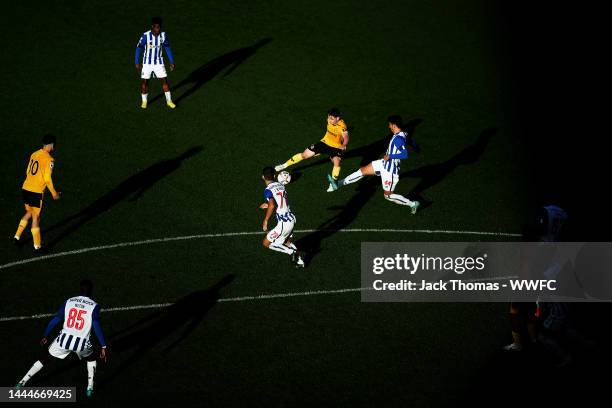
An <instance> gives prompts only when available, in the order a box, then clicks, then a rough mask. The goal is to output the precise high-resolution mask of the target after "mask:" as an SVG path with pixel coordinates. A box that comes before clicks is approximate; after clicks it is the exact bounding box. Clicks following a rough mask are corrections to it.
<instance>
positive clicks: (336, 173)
mask: <svg viewBox="0 0 612 408" xmlns="http://www.w3.org/2000/svg"><path fill="white" fill-rule="evenodd" d="M338 176H340V166H338V167H336V166H334V168H333V169H332V177H333V178H334V180H338Z"/></svg>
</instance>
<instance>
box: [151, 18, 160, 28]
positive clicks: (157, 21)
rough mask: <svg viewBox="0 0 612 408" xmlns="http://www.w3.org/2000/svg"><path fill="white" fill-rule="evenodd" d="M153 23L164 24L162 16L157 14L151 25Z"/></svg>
mask: <svg viewBox="0 0 612 408" xmlns="http://www.w3.org/2000/svg"><path fill="white" fill-rule="evenodd" d="M153 24H159V25H160V26H161V25H162V18H161V17H159V16H155V17H153V18H152V19H151V25H153Z"/></svg>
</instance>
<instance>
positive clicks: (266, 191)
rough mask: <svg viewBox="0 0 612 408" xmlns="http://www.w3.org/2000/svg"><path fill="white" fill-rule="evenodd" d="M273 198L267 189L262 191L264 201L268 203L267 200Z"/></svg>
mask: <svg viewBox="0 0 612 408" xmlns="http://www.w3.org/2000/svg"><path fill="white" fill-rule="evenodd" d="M271 198H274V194H272V192H271V191H270V190H268V189H267V188H266V189H265V190H264V201H268V200H269V199H271Z"/></svg>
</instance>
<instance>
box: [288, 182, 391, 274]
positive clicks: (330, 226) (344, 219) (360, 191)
mask: <svg viewBox="0 0 612 408" xmlns="http://www.w3.org/2000/svg"><path fill="white" fill-rule="evenodd" d="M379 185H380V179H379V178H378V177H367V178H366V179H365V180H363V181H361V182H360V183H359V184H358V185H357V193H356V194H354V195H353V196H352V197H351V198H350V199H349V200H348V201H347V203H346V204H345V205H344V206H343V207H341V208H340V210H341V211H340V212H339V213H338V214H336V215H334V216H333V217H331V218H329V219H328V220H326V221H324V222H323V223H322V224H320V225H319V226H317V230H316V231H315V232H311V233H310V234H307V235H305V236H304V237H302V238H300V239H298V240H297V241H296V243H295V245H296V246H297V247H298V248H299V249H300V250H301V251H305V252H306V259H305V262H306V263H307V264H308V263H310V261H312V259H313V258H314V257H315V256H316V255H317V254H318V253H319V252H321V242H322V241H323V240H324V239H326V238H329V237H331V236H332V235H334V234H336V233H337V232H339V231H340V230H342V229H344V228H347V227H348V226H349V225H351V223H352V222H353V221H355V219H356V218H357V215H359V212H360V211H361V209H362V208H363V207H364V206H365V205H366V204H367V203H368V201H370V199H371V198H372V197H373V196H374V194H376V190H377V189H378V186H379ZM381 199H382V197H381ZM334 209H337V208H334Z"/></svg>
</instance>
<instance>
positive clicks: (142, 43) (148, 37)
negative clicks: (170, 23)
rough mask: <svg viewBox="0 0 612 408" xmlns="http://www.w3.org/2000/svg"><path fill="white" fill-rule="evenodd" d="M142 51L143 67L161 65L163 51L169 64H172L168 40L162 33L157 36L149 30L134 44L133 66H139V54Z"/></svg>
mask: <svg viewBox="0 0 612 408" xmlns="http://www.w3.org/2000/svg"><path fill="white" fill-rule="evenodd" d="M142 50H144V55H143V56H142V64H143V65H145V64H150V65H163V64H164V57H163V50H166V53H167V54H168V59H169V60H170V63H171V64H174V58H173V57H172V50H171V49H170V40H168V36H167V35H166V33H165V32H163V31H162V32H161V33H159V35H153V33H152V32H151V31H150V30H149V31H147V32H146V33H144V34H143V35H142V36H141V37H140V40H139V41H138V44H136V53H135V54H134V64H136V65H138V64H140V53H141V52H142Z"/></svg>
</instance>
